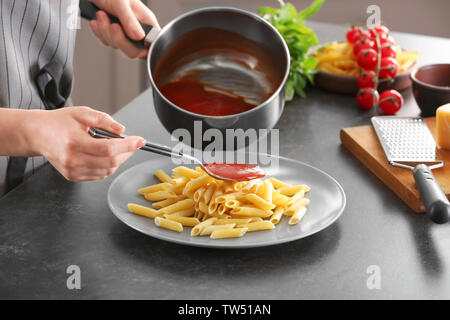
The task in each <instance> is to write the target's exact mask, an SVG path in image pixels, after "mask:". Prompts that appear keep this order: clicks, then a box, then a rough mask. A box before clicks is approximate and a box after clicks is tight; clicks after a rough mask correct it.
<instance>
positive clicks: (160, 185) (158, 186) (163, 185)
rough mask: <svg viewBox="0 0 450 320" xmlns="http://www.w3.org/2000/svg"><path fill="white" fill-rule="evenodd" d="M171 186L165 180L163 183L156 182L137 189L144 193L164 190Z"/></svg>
mask: <svg viewBox="0 0 450 320" xmlns="http://www.w3.org/2000/svg"><path fill="white" fill-rule="evenodd" d="M171 186H172V185H171V184H170V183H167V182H165V183H158V184H154V185H152V186H148V187H145V188H141V189H139V190H138V192H139V193H140V194H146V193H151V192H156V191H161V190H166V189H168V188H170V187H171Z"/></svg>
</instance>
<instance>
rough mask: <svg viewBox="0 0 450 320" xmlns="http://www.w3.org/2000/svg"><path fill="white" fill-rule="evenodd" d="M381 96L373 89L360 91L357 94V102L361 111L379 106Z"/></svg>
mask: <svg viewBox="0 0 450 320" xmlns="http://www.w3.org/2000/svg"><path fill="white" fill-rule="evenodd" d="M379 100H380V96H379V94H378V91H377V90H375V89H373V88H362V89H359V91H358V93H357V94H356V102H357V103H358V106H359V107H360V108H361V109H364V110H369V109H371V108H372V107H373V106H374V105H377V104H378V101H379Z"/></svg>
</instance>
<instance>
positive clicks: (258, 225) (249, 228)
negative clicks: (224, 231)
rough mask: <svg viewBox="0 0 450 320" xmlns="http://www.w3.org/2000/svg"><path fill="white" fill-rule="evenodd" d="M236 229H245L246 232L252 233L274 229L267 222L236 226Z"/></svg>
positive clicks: (270, 223) (271, 224)
mask: <svg viewBox="0 0 450 320" xmlns="http://www.w3.org/2000/svg"><path fill="white" fill-rule="evenodd" d="M236 227H237V228H247V232H252V231H262V230H271V229H274V228H275V225H274V224H273V223H272V222H270V221H268V220H264V221H257V222H251V223H246V224H238V225H237V226H236Z"/></svg>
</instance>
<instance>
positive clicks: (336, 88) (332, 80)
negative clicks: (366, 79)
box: [314, 68, 412, 94]
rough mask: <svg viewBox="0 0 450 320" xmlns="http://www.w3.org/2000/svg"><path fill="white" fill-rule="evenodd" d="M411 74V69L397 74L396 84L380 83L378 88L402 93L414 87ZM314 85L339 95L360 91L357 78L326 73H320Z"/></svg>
mask: <svg viewBox="0 0 450 320" xmlns="http://www.w3.org/2000/svg"><path fill="white" fill-rule="evenodd" d="M410 74H411V68H410V69H408V70H405V71H403V72H401V73H399V74H397V76H396V77H395V78H394V82H392V83H391V84H388V83H380V85H379V86H378V89H379V91H384V90H387V89H394V90H397V91H400V90H404V89H407V88H409V87H410V86H411V85H412V81H411V78H410ZM314 83H315V84H316V86H317V87H319V88H322V89H325V90H328V91H332V92H337V93H345V94H356V93H357V92H358V89H359V88H358V85H357V84H356V77H355V76H344V75H340V74H334V73H330V72H325V71H319V72H318V73H317V74H316V76H315V78H314Z"/></svg>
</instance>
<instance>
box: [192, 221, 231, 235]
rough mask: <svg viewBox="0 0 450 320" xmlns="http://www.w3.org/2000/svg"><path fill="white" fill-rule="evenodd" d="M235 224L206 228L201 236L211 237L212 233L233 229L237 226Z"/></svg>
mask: <svg viewBox="0 0 450 320" xmlns="http://www.w3.org/2000/svg"><path fill="white" fill-rule="evenodd" d="M235 225H236V224H235V223H229V224H219V225H209V226H206V227H205V228H204V229H203V230H202V231H201V232H200V236H209V235H211V233H213V232H214V231H215V230H219V229H233V227H234V226H235Z"/></svg>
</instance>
